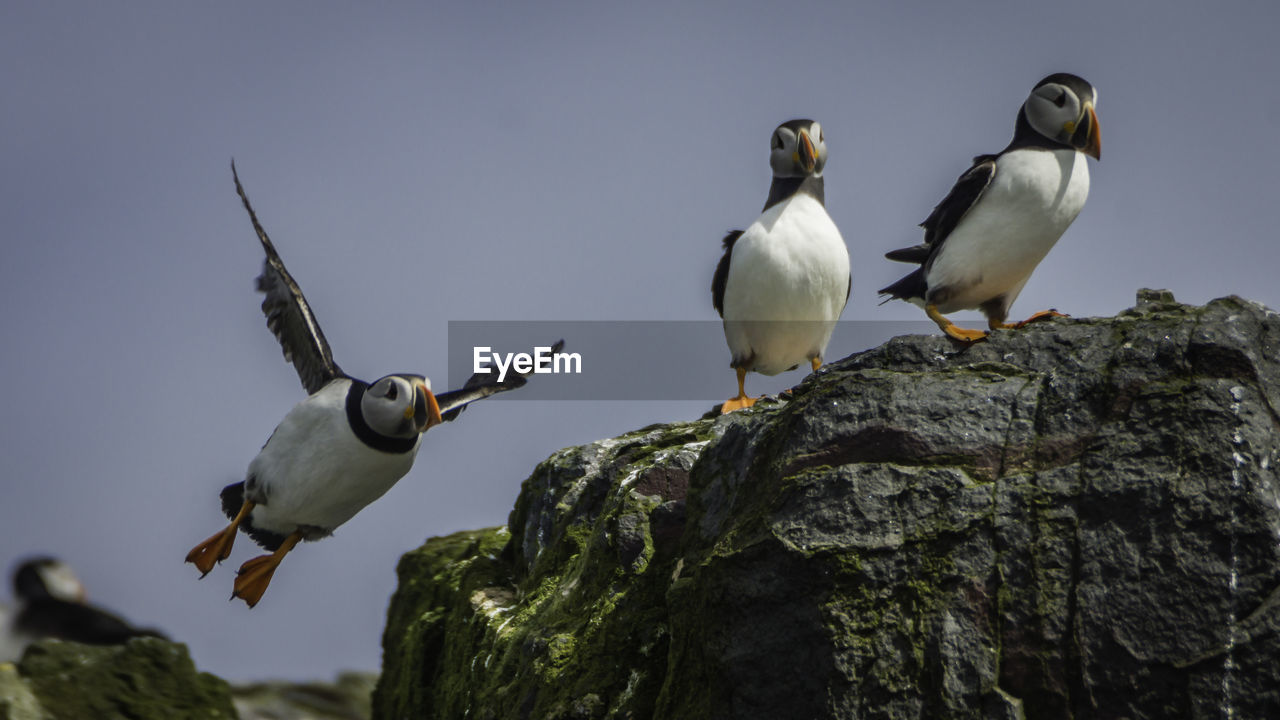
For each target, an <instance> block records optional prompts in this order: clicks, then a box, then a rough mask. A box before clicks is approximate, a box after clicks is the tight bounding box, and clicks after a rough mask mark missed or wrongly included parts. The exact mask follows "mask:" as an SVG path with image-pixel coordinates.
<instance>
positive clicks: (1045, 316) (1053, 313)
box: [1013, 309, 1071, 328]
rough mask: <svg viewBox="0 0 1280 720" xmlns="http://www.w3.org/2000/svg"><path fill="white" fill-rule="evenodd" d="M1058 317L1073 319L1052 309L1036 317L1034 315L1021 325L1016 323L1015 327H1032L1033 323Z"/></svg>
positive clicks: (1041, 312) (1037, 314) (1042, 311)
mask: <svg viewBox="0 0 1280 720" xmlns="http://www.w3.org/2000/svg"><path fill="white" fill-rule="evenodd" d="M1056 317H1071V316H1070V315H1067V314H1066V313H1060V312H1058V311H1057V310H1052V309H1050V310H1041V311H1040V312H1038V313H1036V314H1035V315H1032V316H1031V317H1029V318H1027V319H1026V320H1023V321H1022V322H1020V323H1014V324H1013V327H1015V328H1020V327H1024V326H1026V325H1030V324H1031V323H1033V322H1040V321H1041V320H1048V319H1050V318H1056Z"/></svg>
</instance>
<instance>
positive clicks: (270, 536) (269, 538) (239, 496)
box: [220, 482, 284, 552]
mask: <svg viewBox="0 0 1280 720" xmlns="http://www.w3.org/2000/svg"><path fill="white" fill-rule="evenodd" d="M220 497H221V498H222V512H223V514H225V515H226V516H227V519H228V520H235V519H236V515H238V514H239V513H240V507H241V506H242V505H244V483H243V482H238V483H232V484H231V485H228V486H226V487H224V488H222V493H221V495H220ZM240 529H241V530H243V531H245V533H247V534H248V535H249V537H251V538H253V541H254V542H256V543H258V544H259V545H261V546H262V547H264V548H266V549H267V550H271V551H272V552H274V551H275V550H276V549H277V548H279V547H280V545H281V544H282V543H283V542H284V535H277V534H276V533H273V532H268V531H266V530H262V529H259V528H256V527H254V526H253V522H252V519H251V518H248V517H246V518H245V519H244V520H243V521H241V523H240Z"/></svg>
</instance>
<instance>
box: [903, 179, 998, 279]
mask: <svg viewBox="0 0 1280 720" xmlns="http://www.w3.org/2000/svg"><path fill="white" fill-rule="evenodd" d="M996 157H997V156H995V155H979V156H977V157H975V158H974V159H973V165H972V166H971V167H970V168H969V169H968V170H966V171H965V172H964V174H963V175H961V176H960V177H959V178H958V179H957V180H956V184H955V185H953V186H952V187H951V192H949V193H947V196H946V197H944V198H943V199H942V202H940V203H938V205H937V207H935V208H934V209H933V212H931V213H929V217H927V218H925V220H924V222H922V223H920V227H922V228H924V242H923V243H921V244H919V245H912V246H911V247H907V248H901V249H898V250H891V251H889V252H887V253H885V254H884V256H885V257H886V258H888V259H890V260H896V261H897V262H908V263H918V264H920V266H921V267H918V268H916V269H915V270H913V271H911V272H910V273H908V274H907V275H906V277H903V278H902V279H900V280H898V281H897V282H895V283H893V284H892V285H889V286H888V287H884V288H881V289H880V294H881V295H888V296H889V297H890V298H903V299H908V298H916V297H918V298H924V296H925V294H926V293H927V292H928V287H927V283H926V282H925V279H924V278H925V275H924V271H925V268H926V267H927V266H928V263H929V261H930V260H932V259H933V258H935V257H937V255H938V251H939V250H941V249H942V245H943V243H945V242H946V240H947V237H949V236H950V235H951V232H952V231H953V230H955V229H956V226H957V225H959V224H960V221H961V220H963V219H964V216H965V215H966V214H968V212H969V209H970V208H972V207H973V206H974V204H976V203H977V202H978V200H979V199H980V198H981V197H982V193H983V192H984V191H985V190H986V189H987V186H988V185H990V184H991V178H993V177H995V176H996ZM887 301H888V300H886V302H887Z"/></svg>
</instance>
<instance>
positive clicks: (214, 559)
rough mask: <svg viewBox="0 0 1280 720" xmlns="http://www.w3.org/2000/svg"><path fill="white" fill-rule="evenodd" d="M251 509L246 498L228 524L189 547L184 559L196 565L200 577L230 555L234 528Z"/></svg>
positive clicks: (234, 538)
mask: <svg viewBox="0 0 1280 720" xmlns="http://www.w3.org/2000/svg"><path fill="white" fill-rule="evenodd" d="M251 510H253V503H252V502H249V501H248V500H246V501H245V502H244V504H243V505H241V506H240V512H238V513H236V517H235V519H234V520H232V521H231V524H230V525H228V526H227V527H225V528H223V529H222V531H221V532H218V533H216V534H214V535H212V536H210V537H209V538H208V539H207V540H205V541H204V542H202V543H200V544H199V545H197V546H195V547H193V548H191V552H189V553H187V559H186V561H187V562H189V563H193V564H194V565H195V566H196V569H197V570H199V571H200V577H204V576H205V575H208V574H209V571H210V570H212V569H213V566H214V565H217V564H218V563H220V562H222V561H223V560H226V559H227V558H228V557H230V556H231V546H232V545H234V544H235V541H236V530H238V529H239V528H240V523H241V522H242V521H243V520H244V519H245V517H247V516H248V515H249V512H250V511H251Z"/></svg>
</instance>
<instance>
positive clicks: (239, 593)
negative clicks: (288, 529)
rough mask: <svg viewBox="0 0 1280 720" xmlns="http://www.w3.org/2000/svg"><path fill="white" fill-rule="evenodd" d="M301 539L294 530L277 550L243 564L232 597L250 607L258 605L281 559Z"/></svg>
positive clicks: (237, 575) (237, 574)
mask: <svg viewBox="0 0 1280 720" xmlns="http://www.w3.org/2000/svg"><path fill="white" fill-rule="evenodd" d="M301 539H302V535H301V534H300V533H297V532H294V533H293V534H291V535H289V537H287V538H285V539H284V542H282V543H280V547H279V548H276V551H275V552H273V553H271V554H270V555H259V556H258V557H256V558H253V559H251V560H247V561H246V562H245V564H243V565H241V566H240V570H239V571H238V572H237V573H236V582H235V585H234V588H233V590H232V592H231V598H232V599H235V598H240V599H241V600H244V602H245V604H246V605H248V606H249V607H253V606H254V605H257V604H258V601H259V600H261V599H262V595H263V593H265V592H266V591H267V586H268V585H270V584H271V576H272V575H274V574H275V572H276V568H278V567H280V561H281V560H283V559H284V556H285V554H286V553H288V552H289V551H290V550H292V549H293V546H294V545H297V544H298V541H299V540H301Z"/></svg>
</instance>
